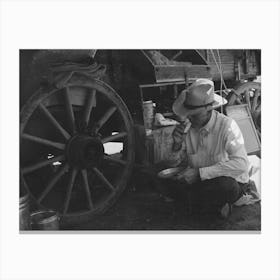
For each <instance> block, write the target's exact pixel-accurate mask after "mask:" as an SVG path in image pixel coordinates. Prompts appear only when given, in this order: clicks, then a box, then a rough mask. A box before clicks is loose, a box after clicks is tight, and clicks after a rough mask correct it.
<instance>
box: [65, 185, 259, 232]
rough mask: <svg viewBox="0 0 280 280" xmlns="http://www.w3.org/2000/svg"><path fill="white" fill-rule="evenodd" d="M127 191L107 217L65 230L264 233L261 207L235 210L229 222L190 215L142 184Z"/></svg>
mask: <svg viewBox="0 0 280 280" xmlns="http://www.w3.org/2000/svg"><path fill="white" fill-rule="evenodd" d="M142 186H145V187H139V186H138V187H137V188H135V186H132V187H130V188H128V189H127V190H126V191H125V192H124V193H123V194H122V195H121V197H120V198H119V200H118V201H117V203H116V204H115V205H114V206H113V207H112V208H110V209H109V210H108V211H107V212H106V213H105V214H103V215H100V216H97V217H95V218H93V219H92V220H91V221H89V222H87V223H83V224H79V225H75V226H73V225H72V226H68V227H65V228H64V229H65V230H179V231H182V230H185V231H188V230H219V231H244V230H250V231H251V230H254V231H260V230H261V205H260V203H256V204H254V205H248V206H241V207H234V208H233V211H232V214H231V216H230V217H229V218H227V219H226V220H224V219H221V218H217V217H213V216H200V217H199V216H194V215H190V214H188V211H187V209H186V207H185V206H182V205H178V203H176V202H167V201H166V200H165V199H164V198H163V197H162V196H161V195H160V194H159V193H158V192H156V191H155V190H154V189H153V188H151V187H150V186H149V184H145V183H144V182H143V184H142Z"/></svg>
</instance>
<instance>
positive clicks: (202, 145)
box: [172, 111, 249, 183]
mask: <svg viewBox="0 0 280 280" xmlns="http://www.w3.org/2000/svg"><path fill="white" fill-rule="evenodd" d="M183 137H184V140H183V144H182V148H181V150H180V151H179V152H176V153H173V155H172V158H173V160H176V161H177V164H176V165H178V164H180V165H187V166H189V167H192V168H199V173H200V178H201V180H206V179H212V178H216V177H220V176H228V177H232V178H234V179H236V180H237V181H238V182H240V183H247V182H248V181H249V174H248V170H249V161H248V158H247V153H246V150H245V146H244V139H243V136H242V133H241V131H240V129H239V127H238V125H237V123H236V122H235V121H234V120H233V119H231V118H229V117H227V116H225V115H223V114H220V113H219V112H217V111H212V115H211V118H210V120H209V122H208V123H207V124H206V125H205V126H204V127H202V128H200V129H195V128H193V127H191V128H190V129H189V130H188V132H187V133H185V134H184V136H183Z"/></svg>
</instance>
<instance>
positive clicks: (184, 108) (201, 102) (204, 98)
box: [172, 79, 227, 118]
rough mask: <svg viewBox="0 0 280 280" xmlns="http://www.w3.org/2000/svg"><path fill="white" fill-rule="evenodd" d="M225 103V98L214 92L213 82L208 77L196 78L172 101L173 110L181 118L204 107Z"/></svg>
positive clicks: (210, 108) (213, 106) (214, 106)
mask: <svg viewBox="0 0 280 280" xmlns="http://www.w3.org/2000/svg"><path fill="white" fill-rule="evenodd" d="M225 104H227V100H226V99H224V98H223V97H221V96H220V95H218V94H215V92H214V83H213V81H211V80H208V79H197V80H196V81H195V82H193V83H192V84H191V85H190V86H189V87H188V88H186V89H185V90H183V91H182V92H181V93H180V95H179V96H178V98H177V99H176V100H175V102H174V103H173V106H172V109H173V112H174V113H175V114H176V115H177V116H179V117H182V118H185V117H187V116H188V115H192V114H196V113H198V112H200V111H201V110H203V109H204V108H206V109H207V110H212V109H215V108H218V107H220V106H222V105H225Z"/></svg>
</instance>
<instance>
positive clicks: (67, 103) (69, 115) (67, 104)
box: [64, 87, 76, 134]
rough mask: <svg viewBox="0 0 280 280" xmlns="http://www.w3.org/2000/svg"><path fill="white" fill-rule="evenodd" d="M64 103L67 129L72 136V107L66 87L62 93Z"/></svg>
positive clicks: (73, 117)
mask: <svg viewBox="0 0 280 280" xmlns="http://www.w3.org/2000/svg"><path fill="white" fill-rule="evenodd" d="M64 101H65V108H66V115H67V119H68V123H69V128H70V131H71V132H72V134H73V133H75V131H76V127H75V116H74V112H73V107H72V104H71V100H70V93H69V88H68V87H66V88H65V91H64Z"/></svg>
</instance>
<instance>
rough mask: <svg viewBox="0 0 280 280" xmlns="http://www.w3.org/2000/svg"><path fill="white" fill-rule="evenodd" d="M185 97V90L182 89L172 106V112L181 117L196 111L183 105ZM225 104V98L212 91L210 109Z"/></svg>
mask: <svg viewBox="0 0 280 280" xmlns="http://www.w3.org/2000/svg"><path fill="white" fill-rule="evenodd" d="M185 99H186V91H182V92H181V94H180V95H179V96H178V98H177V99H176V100H175V102H174V103H173V106H172V110H173V112H174V113H175V114H176V115H177V116H179V117H181V118H186V117H187V116H188V115H191V114H192V113H194V112H197V109H187V108H186V107H185V106H184V102H185ZM226 104H227V100H226V99H225V98H223V97H221V96H220V95H218V94H216V93H214V102H213V104H212V106H211V109H216V108H219V107H221V106H224V105H226Z"/></svg>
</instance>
